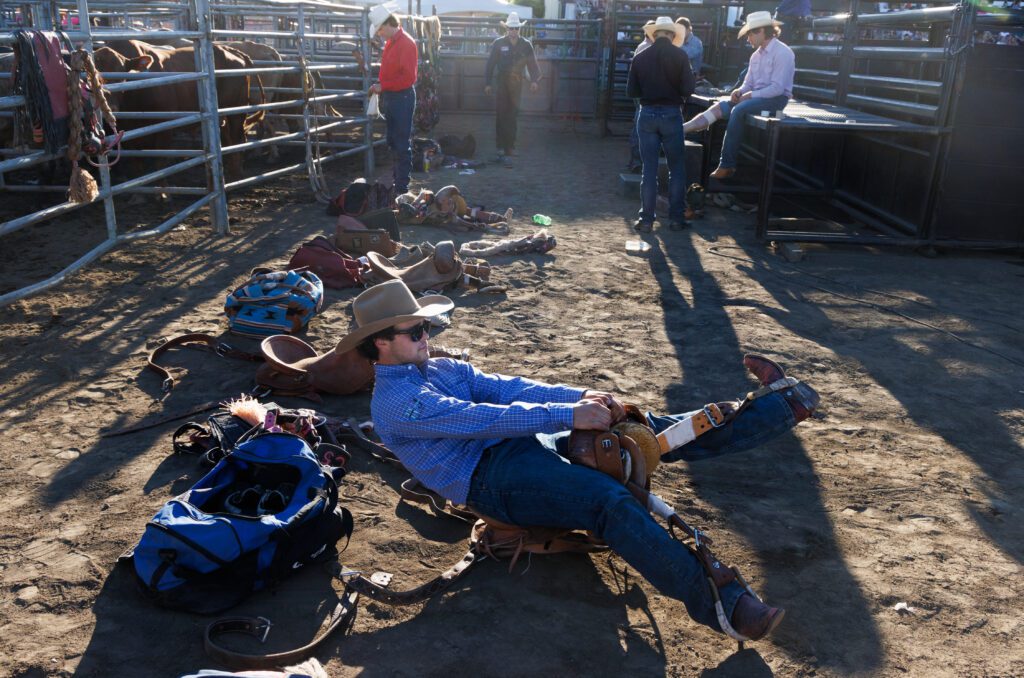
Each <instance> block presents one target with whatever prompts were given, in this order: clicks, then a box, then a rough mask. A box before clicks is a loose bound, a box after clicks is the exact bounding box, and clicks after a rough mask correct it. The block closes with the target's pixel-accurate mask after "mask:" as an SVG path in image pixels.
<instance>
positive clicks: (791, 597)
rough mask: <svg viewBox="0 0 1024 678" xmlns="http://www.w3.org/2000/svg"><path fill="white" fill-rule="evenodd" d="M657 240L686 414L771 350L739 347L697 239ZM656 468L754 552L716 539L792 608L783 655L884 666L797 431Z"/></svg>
mask: <svg viewBox="0 0 1024 678" xmlns="http://www.w3.org/2000/svg"><path fill="white" fill-rule="evenodd" d="M661 235H662V237H663V240H662V239H661V238H658V237H650V238H649V240H650V241H651V243H652V245H653V247H652V249H651V251H650V264H651V269H652V272H653V273H654V276H655V279H656V280H657V283H658V286H659V288H660V293H661V299H662V306H663V308H664V309H665V322H666V327H665V330H666V333H667V335H668V336H669V337H671V338H672V344H673V348H674V350H675V352H676V355H677V359H678V361H679V365H680V367H681V368H682V372H683V381H682V382H681V383H679V384H677V385H675V386H673V387H671V388H669V390H668V392H667V393H666V401H667V403H668V406H669V410H670V411H672V412H685V411H689V410H692V409H694V408H696V407H700V406H702V405H703V404H704V403H706V402H713V401H717V400H727V399H732V398H735V397H736V396H737V395H740V394H742V393H745V392H746V391H747V390H749V388H750V386H751V383H752V382H751V377H750V376H749V375H747V374H746V371H745V369H744V368H743V365H742V356H743V354H744V353H748V352H762V353H771V352H772V347H771V346H742V345H741V344H740V340H739V338H738V337H737V335H736V332H735V330H734V329H733V325H732V321H731V319H730V318H729V316H728V314H727V313H726V311H725V307H726V305H727V304H728V303H730V300H729V299H728V296H727V295H726V294H725V293H724V292H723V291H722V289H721V287H720V285H719V283H718V282H717V281H716V279H715V277H714V276H711V275H708V274H706V273H705V271H704V268H703V266H702V263H701V260H700V257H699V256H698V254H697V252H696V250H695V247H694V236H693V235H692V234H691V233H690V232H684V233H678V234H677V233H669V232H664V233H661ZM674 271H675V275H677V276H681V277H683V278H685V281H686V283H688V285H689V286H690V299H687V296H686V295H685V294H684V292H683V291H682V290H681V289H680V285H679V284H677V282H676V280H675V279H674V278H673V274H674ZM795 376H799V375H795ZM822 395H823V397H827V395H828V394H822ZM659 474H664V475H662V478H661V484H662V485H675V486H683V485H685V484H688V485H689V486H690V487H691V488H692V489H693V491H694V492H696V493H697V494H698V495H699V496H700V497H701V498H703V499H704V500H705V501H707V502H708V503H709V504H711V505H712V506H713V507H714V509H715V510H714V512H713V515H712V516H710V517H711V518H712V519H713V520H715V521H717V520H721V521H724V522H725V523H726V524H727V525H728V527H729V530H730V531H732V532H735V533H736V534H738V535H740V536H742V538H743V539H744V540H745V541H746V542H747V543H748V544H749V545H750V547H751V548H752V549H753V552H752V553H743V551H742V549H741V548H740V546H739V545H738V544H735V543H733V544H725V540H722V539H721V538H720V539H719V544H722V546H723V548H721V549H720V550H721V552H722V553H720V555H724V556H725V557H727V559H732V560H733V561H734V562H735V564H737V565H740V566H741V569H743V568H742V566H743V565H744V564H745V563H748V562H750V561H751V560H755V559H756V562H757V563H758V564H759V565H760V567H762V568H763V571H764V573H765V575H764V577H763V579H762V578H755V580H754V581H752V582H751V583H752V585H753V586H754V588H755V589H756V590H758V591H759V592H760V594H761V595H762V597H763V598H765V599H766V600H767V601H768V602H769V603H771V604H777V605H781V606H783V607H785V608H786V609H787V617H786V620H785V622H784V624H783V625H782V626H781V627H780V628H779V630H778V631H777V632H776V634H775V635H774V636H773V639H774V642H776V643H777V644H778V645H779V646H780V647H781V648H782V649H783V650H784V651H786V652H787V653H789V654H791V655H795V656H801V657H808V656H814V657H816V658H817V662H818V663H819V664H821V665H824V666H828V667H830V668H831V669H832V670H834V671H837V672H842V673H859V672H864V671H868V672H870V671H871V670H872V669H874V668H877V667H878V666H880V664H881V662H882V646H881V641H880V638H879V634H878V630H877V628H876V626H875V623H874V620H873V619H872V616H871V613H870V610H869V608H868V603H867V601H866V600H865V598H864V595H863V594H862V592H861V590H860V588H859V586H858V584H857V582H856V580H855V579H854V577H853V576H852V575H851V573H850V571H849V569H848V568H847V566H846V564H845V562H844V561H843V557H842V554H841V553H840V551H839V547H838V545H837V542H836V536H835V533H834V530H833V526H832V524H831V522H830V521H829V519H828V517H827V514H826V512H825V508H824V504H823V500H822V496H821V489H820V484H819V482H818V479H817V477H816V474H815V471H814V466H813V463H812V461H811V459H810V458H809V457H808V455H807V452H806V451H805V450H804V449H803V448H802V446H801V444H800V442H799V440H798V439H797V438H796V437H795V436H793V435H792V434H785V435H783V436H782V437H780V438H779V439H777V440H775V441H772V442H771V443H769V444H767V445H764V446H762V447H760V448H757V449H754V450H750V451H747V452H743V453H740V454H737V455H733V456H731V457H721V458H718V459H714V460H708V461H702V462H696V463H693V464H689V465H683V464H676V465H675V466H674V467H672V466H669V467H668V468H665V469H664V470H659ZM683 513H684V514H685V513H686V511H685V510H684V511H683ZM685 517H686V516H685V515H684V518H685ZM691 517H693V516H691ZM700 518H701V516H700V515H699V512H698V516H697V517H696V518H695V521H696V522H698V523H705V521H704V520H700ZM704 526H705V527H708V528H710V530H711V533H712V534H713V535H714V534H715V533H716V532H718V531H717V530H715V526H714V524H713V522H712V523H711V524H706V523H705V525H704ZM719 534H720V533H719ZM733 554H736V555H733ZM748 569H749V568H748ZM806 581H814V582H829V586H828V588H827V589H823V588H820V587H815V588H811V587H807V586H805V585H803V583H802V582H806ZM837 639H841V640H839V641H838V642H837Z"/></svg>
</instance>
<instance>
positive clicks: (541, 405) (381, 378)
mask: <svg viewBox="0 0 1024 678" xmlns="http://www.w3.org/2000/svg"><path fill="white" fill-rule="evenodd" d="M376 372H377V381H376V384H375V386H374V388H373V399H372V400H371V402H370V411H371V413H372V415H373V422H374V430H375V431H376V432H377V435H379V436H380V438H381V440H382V441H384V444H385V445H387V446H388V448H390V449H391V451H392V452H394V453H395V454H396V455H397V456H398V458H399V459H400V460H401V461H402V463H403V464H404V465H405V467H406V468H407V469H409V472H410V473H412V474H413V475H414V476H416V479H417V480H419V481H420V482H421V483H423V484H424V485H426V486H427V487H429V488H430V489H432V490H434V491H435V492H437V493H438V494H440V495H441V496H442V497H445V498H447V499H450V500H452V501H453V502H455V503H457V504H464V503H466V496H467V495H468V494H469V482H470V479H471V478H472V476H473V471H474V469H476V465H477V463H479V461H480V457H481V456H482V455H483V452H484V450H486V449H487V448H488V447H491V446H493V445H497V444H498V443H500V442H501V441H502V440H504V439H505V438H515V437H519V436H528V435H533V434H535V433H557V432H558V431H566V430H568V429H571V428H572V404H574V403H576V402H577V401H579V400H580V398H582V397H583V394H584V390H583V389H578V388H571V387H569V386H551V385H548V384H542V383H540V382H536V381H533V380H531V379H524V378H522V377H506V376H504V375H501V374H485V373H483V372H481V371H480V370H478V369H476V368H475V367H473V366H472V365H470V364H469V363H466V362H462V361H461V360H451V359H449V358H431V359H430V360H428V361H427V362H426V363H424V364H423V365H413V364H406V365H377V366H376Z"/></svg>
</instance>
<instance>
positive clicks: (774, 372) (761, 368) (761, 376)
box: [743, 353, 786, 386]
mask: <svg viewBox="0 0 1024 678" xmlns="http://www.w3.org/2000/svg"><path fill="white" fill-rule="evenodd" d="M743 366H744V367H746V368H747V369H748V370H749V371H750V373H751V374H752V375H754V378H755V379H757V382H758V383H759V384H761V386H767V385H768V384H771V383H772V382H775V381H778V380H779V379H783V378H785V376H786V370H784V369H782V366H781V365H779V364H778V363H777V362H775V361H774V360H769V359H768V358H765V357H764V356H763V355H758V354H756V353H748V354H747V355H745V356H743Z"/></svg>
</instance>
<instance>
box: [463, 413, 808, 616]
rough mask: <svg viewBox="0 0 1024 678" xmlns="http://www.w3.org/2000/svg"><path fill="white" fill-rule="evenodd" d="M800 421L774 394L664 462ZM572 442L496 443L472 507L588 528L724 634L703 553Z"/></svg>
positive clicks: (727, 592)
mask: <svg viewBox="0 0 1024 678" xmlns="http://www.w3.org/2000/svg"><path fill="white" fill-rule="evenodd" d="M689 414H692V413H687V414H682V415H670V416H655V415H652V414H648V415H647V419H648V421H649V422H650V424H651V426H652V427H653V428H654V430H655V431H658V432H660V431H663V430H664V429H665V428H667V427H668V426H670V425H672V424H673V423H675V422H676V421H677V420H679V419H681V418H683V417H686V416H689ZM795 423H796V420H795V418H794V417H793V412H792V410H791V409H790V408H789V405H787V404H786V401H785V400H784V399H783V396H782V395H781V394H780V393H772V394H769V395H767V396H764V397H762V398H758V399H757V400H755V401H754V402H753V403H751V405H750V407H748V408H747V409H746V410H745V411H744V412H743V413H741V414H740V416H738V417H737V418H736V419H734V420H733V421H732V422H731V423H730V424H728V425H727V426H724V427H722V428H720V429H717V430H716V431H712V432H709V433H706V434H705V435H703V436H701V437H700V438H698V439H697V440H694V441H693V442H691V443H689V444H687V445H684V446H683V447H681V448H679V449H677V450H674V451H673V452H670V453H668V454H667V455H665V456H664V457H663V459H664V460H665V461H674V460H676V459H686V460H688V461H693V460H697V459H708V458H711V457H717V456H721V455H723V454H730V453H733V452H740V451H742V450H746V449H749V448H751V447H753V446H755V445H758V444H760V443H763V442H765V441H766V440H769V439H771V438H774V437H776V436H778V435H779V434H781V433H783V432H785V431H788V430H789V429H791V428H792V427H793V426H794V425H795ZM568 444H569V433H568V432H562V433H556V434H553V435H549V434H537V435H535V436H525V437H521V438H510V439H508V440H505V441H503V442H502V443H499V444H498V445H495V446H494V447H491V448H489V449H488V450H486V451H485V452H484V456H483V458H482V459H481V460H480V463H479V465H478V466H477V468H476V471H475V472H474V473H473V480H472V482H471V484H470V490H469V498H468V499H467V501H466V504H467V505H468V506H469V508H470V509H471V510H473V511H474V512H477V513H479V514H481V515H485V516H488V517H490V518H495V519H497V520H500V521H503V522H506V523H511V524H513V525H537V526H545V527H559V528H564V529H573V530H589V531H591V532H592V533H594V535H595V536H597V537H598V538H599V539H602V540H604V541H605V542H606V543H607V544H608V546H610V547H611V548H612V549H613V550H614V551H615V552H616V553H618V554H619V556H621V557H622V558H623V559H624V560H625V561H626V562H627V563H629V564H630V565H631V566H632V567H633V568H634V569H636V571H637V572H639V573H640V574H641V575H643V577H644V578H645V579H647V581H649V582H650V583H651V584H652V585H654V587H655V588H657V589H658V590H659V591H661V593H663V594H664V595H666V596H670V597H672V598H675V599H677V600H681V601H682V602H683V604H684V605H685V606H686V611H687V612H688V613H689V615H690V617H692V618H693V619H694V620H695V621H697V622H699V623H701V624H704V625H705V626H709V627H711V628H712V629H715V630H716V631H720V630H721V629H720V628H719V626H718V619H717V617H716V615H715V607H714V605H715V601H714V598H713V597H712V594H711V590H710V588H709V586H708V584H707V581H706V578H705V574H704V570H703V567H702V566H701V564H700V562H699V561H698V560H697V558H696V557H695V556H694V555H693V554H692V553H691V552H690V551H689V550H688V549H687V548H686V547H685V546H683V544H682V543H680V542H679V541H677V540H676V539H674V538H673V537H672V536H671V535H670V534H669V532H668V530H666V529H665V528H664V527H662V526H661V525H660V524H658V523H657V522H656V521H655V519H654V518H652V517H651V515H650V514H649V513H648V512H647V509H646V508H644V507H643V506H642V505H641V504H640V502H638V501H637V500H636V498H634V497H633V495H632V494H630V493H629V490H627V489H626V487H625V486H624V485H622V484H620V483H618V482H616V481H615V480H614V479H613V478H612V477H611V476H608V475H605V474H604V473H601V472H599V471H595V470H593V469H590V468H586V467H584V466H577V465H573V464H570V463H569V462H568V461H566V459H565V456H564V455H565V454H566V451H567V449H568ZM681 517H682V518H683V519H684V520H685V519H686V516H681ZM743 593H744V590H743V588H742V587H741V586H740V585H739V584H737V583H735V582H733V583H732V584H729V585H728V586H726V587H725V588H723V589H721V590H720V591H719V594H720V595H721V597H722V605H723V606H724V608H725V613H726V615H728V616H729V618H731V617H732V612H733V608H735V606H736V601H737V600H739V598H740V596H741V595H743Z"/></svg>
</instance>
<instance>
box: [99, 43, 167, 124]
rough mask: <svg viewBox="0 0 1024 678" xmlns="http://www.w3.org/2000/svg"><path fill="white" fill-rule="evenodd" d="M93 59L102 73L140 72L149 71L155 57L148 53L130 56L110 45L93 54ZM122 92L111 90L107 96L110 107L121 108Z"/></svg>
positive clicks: (113, 108)
mask: <svg viewBox="0 0 1024 678" xmlns="http://www.w3.org/2000/svg"><path fill="white" fill-rule="evenodd" d="M92 60H93V62H94V63H95V64H96V70H98V71H99V72H100V73H139V72H142V71H148V70H149V67H150V66H152V65H153V57H151V56H149V55H148V54H147V55H143V56H139V57H134V58H128V57H126V56H124V55H122V54H120V53H118V52H115V51H114V50H112V49H110V48H109V47H100V48H98V49H96V51H94V52H93V54H92ZM121 97H122V93H121V92H111V93H110V94H109V95H108V96H107V101H108V102H109V103H110V108H111V110H113V111H114V112H117V111H119V110H120V107H121Z"/></svg>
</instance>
